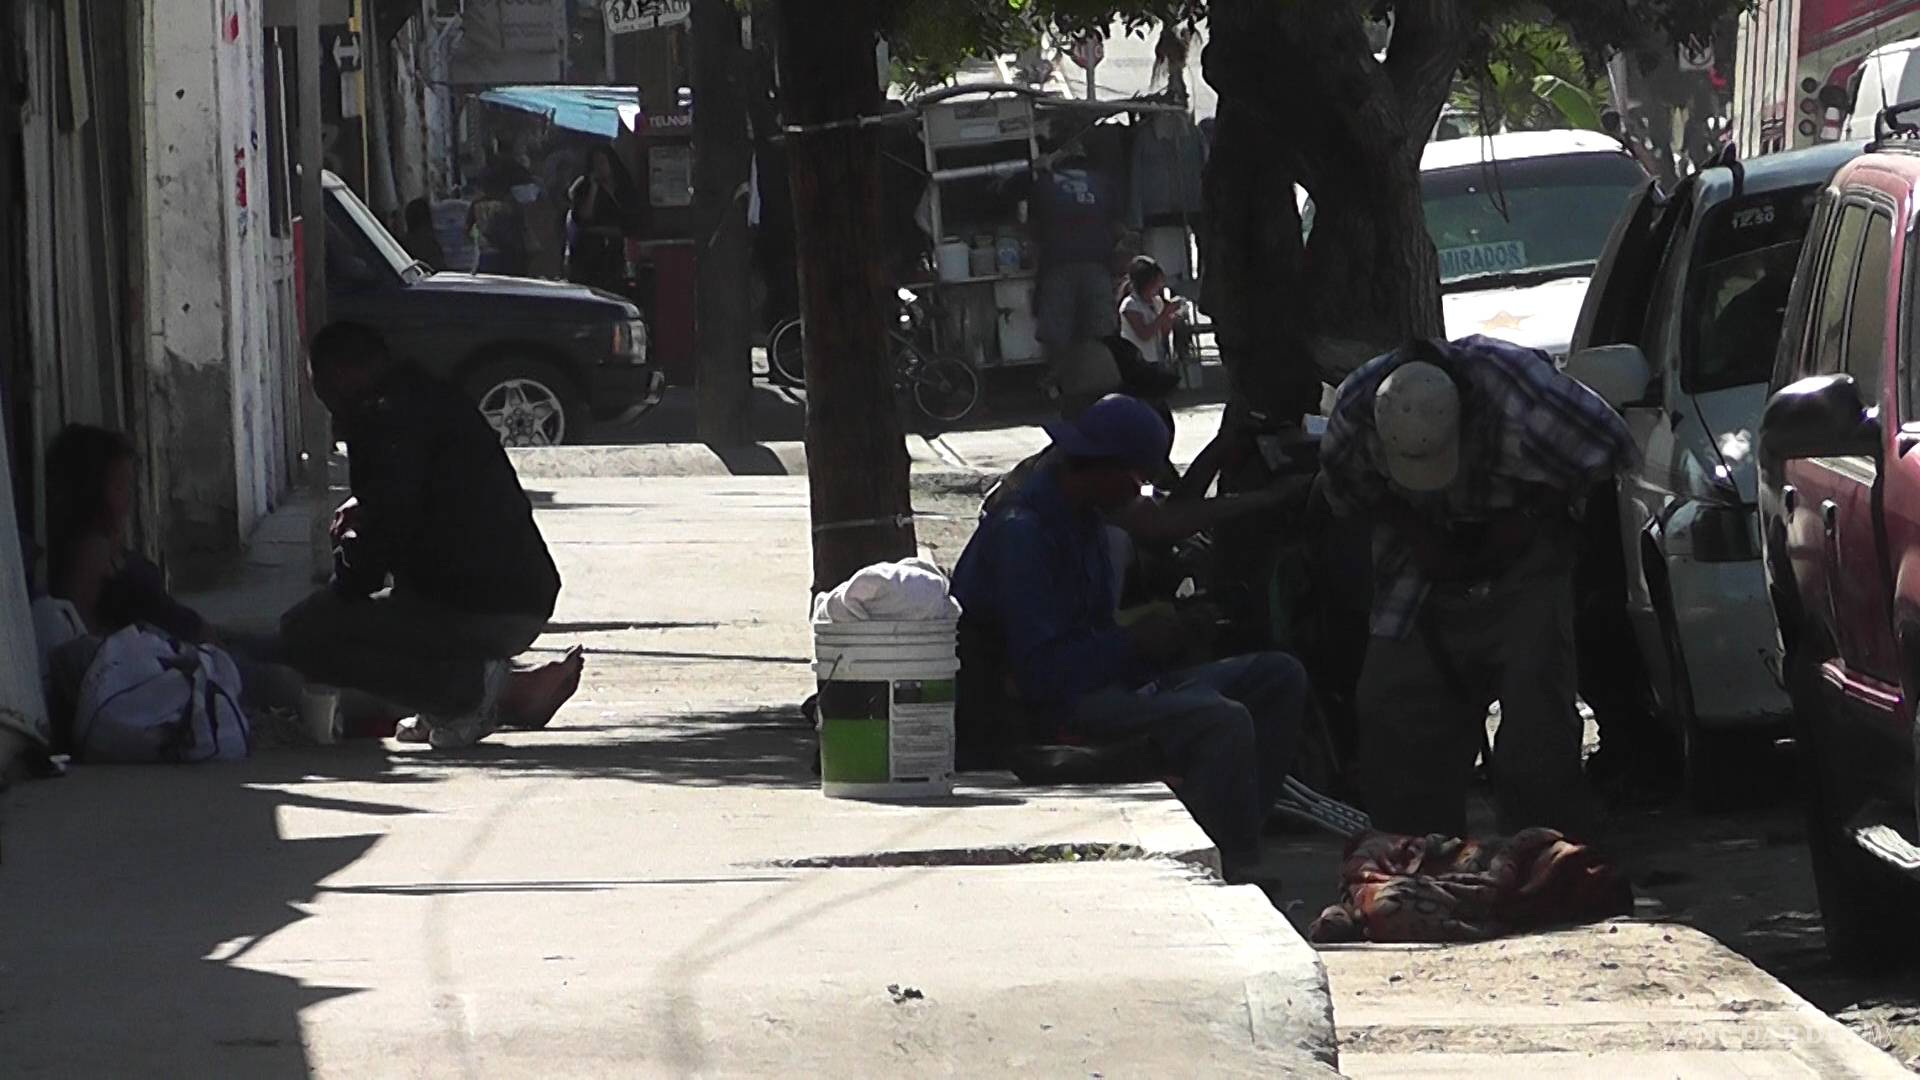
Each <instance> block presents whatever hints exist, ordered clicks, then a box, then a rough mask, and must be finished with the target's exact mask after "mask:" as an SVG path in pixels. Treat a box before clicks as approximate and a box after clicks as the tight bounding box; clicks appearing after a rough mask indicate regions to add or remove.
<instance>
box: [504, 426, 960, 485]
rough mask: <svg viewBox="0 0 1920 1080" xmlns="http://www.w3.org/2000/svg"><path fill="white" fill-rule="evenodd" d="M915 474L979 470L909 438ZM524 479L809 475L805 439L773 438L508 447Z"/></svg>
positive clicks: (934, 444) (938, 445)
mask: <svg viewBox="0 0 1920 1080" xmlns="http://www.w3.org/2000/svg"><path fill="white" fill-rule="evenodd" d="M907 455H908V458H909V460H910V461H911V464H912V469H913V474H914V475H915V476H927V475H949V474H951V475H960V476H978V475H980V474H981V470H979V469H976V468H974V467H973V466H970V465H968V464H967V463H966V461H965V460H964V459H962V458H961V457H960V455H958V454H956V453H954V452H953V450H952V449H951V448H950V447H948V446H946V445H945V444H944V442H943V441H942V440H939V439H935V440H933V441H931V442H929V441H928V440H927V439H924V438H922V437H920V436H918V435H913V436H909V437H908V439H907ZM507 457H508V458H509V459H510V460H512V462H513V467H514V469H515V471H517V472H518V473H519V474H520V477H521V479H523V480H578V479H644V478H661V479H673V478H686V477H730V476H805V475H807V448H806V444H804V443H797V442H774V443H757V444H754V445H752V446H741V447H715V446H708V445H706V444H704V443H652V444H647V445H641V446H543V447H537V448H519V449H510V450H508V451H507Z"/></svg>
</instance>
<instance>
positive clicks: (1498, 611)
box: [1320, 337, 1634, 836]
mask: <svg viewBox="0 0 1920 1080" xmlns="http://www.w3.org/2000/svg"><path fill="white" fill-rule="evenodd" d="M1633 453H1634V451H1633V442H1632V438H1631V437H1630V436H1629V434H1628V432H1627V428H1626V425H1625V424H1624V423H1623V422H1622V421H1621V419H1620V416H1619V414H1617V413H1615V412H1614V411H1613V409H1612V408H1611V407H1610V406H1608V405H1607V403H1606V402H1605V401H1603V400H1601V399H1600V398H1599V397H1598V396H1597V395H1595V394H1594V393H1592V392H1591V391H1589V390H1588V389H1587V388H1586V387H1584V386H1582V385H1580V384H1579V383H1578V382H1575V381H1574V380H1573V379H1570V378H1568V377H1567V376H1565V375H1563V374H1561V373H1560V372H1559V371H1557V370H1556V369H1555V368H1554V365H1553V362H1552V361H1551V360H1550V359H1549V358H1548V357H1547V356H1546V354H1544V353H1541V352H1537V351H1534V350H1531V349H1523V348H1521V347H1519V346H1516V345H1511V344H1508V343H1506V342H1502V341H1495V340H1493V339H1491V338H1484V337H1470V338H1465V339H1462V340H1460V341H1457V342H1453V343H1450V344H1449V343H1445V342H1428V341H1417V342H1414V343H1412V344H1409V345H1408V346H1406V347H1405V348H1402V349H1399V350H1396V351H1395V352H1391V353H1388V354H1387V355H1385V356H1382V357H1379V358H1377V359H1375V360H1373V361H1372V362H1370V363H1368V364H1367V365H1366V366H1364V367H1362V368H1361V369H1360V370H1358V371H1356V372H1354V373H1353V374H1352V375H1351V376H1350V377H1348V379H1347V380H1346V382H1344V383H1343V384H1341V387H1340V391H1339V394H1338V395H1337V398H1336V401H1335V403H1334V408H1333V415H1332V417H1331V418H1330V420H1329V422H1328V424H1327V433H1326V437H1325V438H1324V439H1323V440H1322V441H1321V448H1320V461H1321V468H1322V470H1323V472H1324V474H1325V477H1326V493H1327V498H1328V501H1329V502H1330V503H1331V504H1332V505H1333V508H1334V511H1335V512H1336V513H1339V514H1341V515H1343V516H1347V515H1354V514H1365V515H1369V516H1370V517H1371V518H1372V521H1373V529H1374V540H1373V551H1374V555H1373V566H1374V581H1373V588H1374V593H1373V638H1372V641H1371V643H1370V645H1369V646H1368V650H1367V658H1366V666H1365V668H1364V669H1363V672H1362V674H1361V680H1360V698H1359V709H1360V768H1361V772H1362V784H1363V787H1364V790H1365V792H1366V796H1367V808H1368V810H1369V811H1370V812H1371V813H1372V815H1373V820H1374V823H1375V824H1376V825H1377V826H1378V827H1380V828H1382V829H1385V830H1387V831H1390V832H1402V833H1412V834H1423V833H1429V832H1442V833H1447V834H1449V835H1455V836H1458V835H1464V833H1465V831H1466V792H1467V786H1468V783H1469V782H1470V781H1471V779H1472V775H1473V766H1474V760H1475V757H1476V756H1477V753H1478V751H1479V749H1480V747H1481V745H1482V739H1481V731H1482V725H1483V724H1484V721H1485V717H1486V715H1487V707H1488V706H1489V705H1490V704H1491V703H1492V702H1493V701H1495V700H1498V701H1499V702H1500V704H1501V723H1500V731H1499V737H1498V740H1497V742H1496V743H1495V744H1494V749H1495V754H1494V760H1493V761H1492V762H1491V763H1490V765H1491V767H1492V770H1493V774H1494V778H1495V782H1496V785H1497V786H1498V789H1499V794H1500V801H1501V817H1502V819H1503V824H1504V825H1507V826H1510V827H1512V828H1516V829H1517V828H1523V827H1526V826H1531V825H1547V826H1551V827H1556V828H1560V829H1562V830H1563V831H1571V832H1576V833H1577V832H1580V831H1582V830H1584V829H1586V828H1588V827H1589V826H1590V825H1591V821H1590V813H1591V809H1590V804H1589V799H1588V797H1587V793H1586V789H1585V781H1584V778H1583V777H1582V775H1581V770H1580V746H1581V736H1582V723H1581V720H1580V716H1579V713H1578V711H1577V710H1576V708H1575V704H1574V696H1575V693H1576V684H1577V667H1576V664H1575V658H1574V636H1573V635H1574V631H1573V614H1574V603H1573V570H1574V564H1575V562H1576V552H1577V544H1576V533H1575V526H1574V521H1575V518H1576V517H1577V516H1578V514H1579V513H1580V511H1581V509H1582V507H1583V505H1584V500H1585V498H1586V496H1587V494H1588V493H1589V492H1590V491H1592V490H1593V489H1594V487H1595V485H1597V484H1600V483H1602V482H1604V481H1608V480H1610V479H1611V478H1612V477H1613V476H1615V475H1617V474H1618V473H1619V472H1621V471H1623V470H1624V469H1626V468H1627V467H1628V466H1629V465H1630V464H1632V461H1633Z"/></svg>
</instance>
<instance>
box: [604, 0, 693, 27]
mask: <svg viewBox="0 0 1920 1080" xmlns="http://www.w3.org/2000/svg"><path fill="white" fill-rule="evenodd" d="M606 4H607V6H606V12H607V32H608V33H610V34H631V33H633V32H634V31H636V30H658V29H659V28H661V27H663V26H679V25H680V24H681V23H684V22H686V21H687V20H688V19H691V18H692V17H693V0H606Z"/></svg>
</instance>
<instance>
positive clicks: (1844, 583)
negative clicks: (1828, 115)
mask: <svg viewBox="0 0 1920 1080" xmlns="http://www.w3.org/2000/svg"><path fill="white" fill-rule="evenodd" d="M1908 112H1915V113H1920V103H1914V104H1912V105H1908V106H1896V107H1895V108H1893V109H1890V110H1888V112H1887V113H1885V114H1883V115H1882V116H1881V118H1880V121H1879V129H1880V132H1879V138H1878V139H1877V140H1876V141H1875V142H1874V144H1873V145H1872V146H1871V147H1869V149H1868V152H1867V153H1866V154H1865V155H1864V156H1862V157H1859V158H1856V159H1855V160H1854V161H1852V162H1851V163H1850V164H1848V165H1847V166H1845V167H1844V168H1842V169H1841V170H1840V171H1839V173H1838V174H1837V175H1836V176H1835V177H1834V179H1833V181H1832V183H1831V184H1830V185H1829V186H1828V187H1827V189H1826V191H1825V192H1824V193H1823V194H1822V196H1821V198H1820V201H1819V205H1818V207H1817V208H1816V210H1815V212H1814V220H1813V227H1812V230H1811V231H1810V232H1809V234H1808V238H1807V243H1806V246H1805V248H1804V249H1803V251H1802V253H1801V259H1800V265H1799V268H1798V271H1797V273H1796V275H1795V278H1794V285H1793V293H1792V296H1791V298H1790V300H1789V301H1788V307H1787V314H1786V322H1785V330H1784V332H1783V334H1782V336H1781V341H1780V349H1779V353H1778V355H1777V359H1776V362H1775V366H1774V374H1773V381H1772V390H1773V391H1774V392H1773V394H1772V396H1771V398H1770V400H1769V401H1768V404H1767V409H1766V413H1765V416H1764V419H1763V420H1762V423H1761V429H1760V470H1761V476H1760V517H1761V542H1762V545H1763V549H1764V556H1765V564H1766V572H1767V582H1768V589H1769V593H1770V595H1771V597H1772V601H1773V607H1774V615H1775V618H1776V621H1777V622H1778V625H1779V631H1780V643H1781V647H1782V649H1783V657H1782V670H1784V671H1785V673H1786V681H1787V683H1788V691H1789V692H1790V693H1791V694H1792V697H1793V706H1794V734H1795V741H1796V743H1797V744H1798V748H1799V757H1800V759H1801V761H1802V763H1803V766H1804V768H1803V771H1802V788H1803V790H1802V796H1803V802H1804V804H1805V806H1806V810H1807V825H1808V832H1807V842H1808V845H1809V847H1810V849H1811V854H1812V859H1813V868H1814V876H1815V878H1816V883H1817V884H1818V886H1819V892H1820V907H1821V914H1822V921H1823V922H1824V924H1825V928H1826V935H1827V944H1828V947H1829V949H1830V950H1831V951H1832V952H1833V953H1834V955H1835V956H1836V958H1838V959H1840V960H1842V961H1846V962H1857V963H1860V964H1866V965H1880V964H1885V963H1888V962H1891V961H1893V960H1896V959H1902V958H1904V957H1902V955H1901V954H1902V952H1905V953H1907V954H1909V955H1911V953H1912V950H1911V949H1903V944H1904V943H1907V942H1910V941H1912V940H1913V935H1912V934H1911V933H1910V932H1909V931H1908V930H1907V929H1904V928H1905V927H1908V926H1910V921H1911V920H1912V919H1913V918H1914V916H1915V915H1916V913H1920V845H1917V843H1916V842H1917V841H1920V833H1916V819H1915V787H1914V779H1915V775H1916V774H1915V768H1914V756H1915V747H1916V739H1915V736H1916V731H1915V726H1914V704H1915V701H1916V700H1920V362H1917V361H1916V356H1915V352H1916V348H1917V345H1916V342H1915V339H1914V334H1915V333H1916V332H1917V331H1920V325H1917V324H1916V322H1915V318H1914V316H1915V314H1916V308H1917V306H1916V304H1915V302H1914V296H1915V289H1916V286H1920V282H1917V281H1916V277H1920V238H1917V237H1916V233H1915V230H1914V221H1915V215H1916V214H1920V194H1917V193H1920V125H1915V124H1912V123H1909V122H1907V121H1906V120H1905V119H1904V117H1905V114H1906V113H1908Z"/></svg>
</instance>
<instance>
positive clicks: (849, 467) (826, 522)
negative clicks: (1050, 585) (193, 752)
mask: <svg viewBox="0 0 1920 1080" xmlns="http://www.w3.org/2000/svg"><path fill="white" fill-rule="evenodd" d="M779 18H780V87H781V91H780V93H781V104H782V107H783V109H782V111H783V112H784V114H785V122H786V126H787V145H788V147H789V158H790V169H789V171H790V173H791V176H792V187H793V209H794V220H795V222H796V223H797V226H798V228H797V232H798V237H797V239H798V242H799V263H800V311H801V317H802V318H803V319H805V320H806V327H807V332H806V348H807V353H806V370H807V474H808V485H809V489H810V491H811V495H812V509H813V574H814V579H813V580H814V587H815V589H816V590H820V589H831V588H833V587H835V586H836V585H839V584H840V583H841V582H843V581H845V580H846V579H847V578H849V577H851V576H852V575H853V574H854V572H855V571H857V570H859V569H861V568H862V567H864V566H867V565H869V564H872V563H875V562H884V561H888V560H892V559H900V558H905V557H908V556H911V555H912V554H913V552H914V534H913V519H912V498H911V494H910V492H909V490H908V486H907V483H908V474H907V447H906V437H905V434H904V432H903V429H902V427H901V424H900V416H899V413H898V411H897V410H896V408H895V405H894V392H893V373H892V371H891V370H890V367H889V355H888V348H887V329H886V311H887V305H886V303H885V299H884V298H885V297H886V296H887V293H888V289H889V283H888V281H887V265H888V262H889V260H888V259H887V258H886V257H885V246H886V237H885V234H884V232H883V231H882V227H881V216H880V204H881V201H882V200H881V191H880V144H879V141H878V139H877V138H876V136H875V134H874V130H873V128H871V127H868V126H865V125H863V124H862V123H861V120H862V118H865V117H872V116H877V115H878V114H879V111H880V106H881V101H882V98H881V90H880V80H879V76H878V74H877V72H876V63H875V50H876V48H877V46H878V42H879V34H878V30H877V27H876V24H875V22H874V19H873V3H872V0H867V2H863V3H847V2H846V0H781V2H780V7H779ZM696 107H697V103H696Z"/></svg>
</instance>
